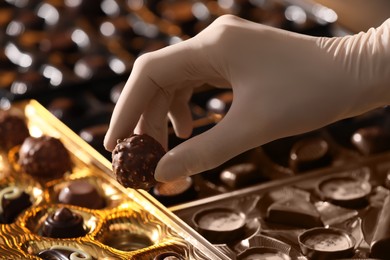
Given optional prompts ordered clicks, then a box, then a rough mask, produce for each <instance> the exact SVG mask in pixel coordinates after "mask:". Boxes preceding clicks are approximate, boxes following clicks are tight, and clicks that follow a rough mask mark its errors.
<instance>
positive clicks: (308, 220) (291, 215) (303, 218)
mask: <svg viewBox="0 0 390 260" xmlns="http://www.w3.org/2000/svg"><path fill="white" fill-rule="evenodd" d="M267 221H270V222H273V223H278V224H285V225H291V226H297V227H305V228H311V227H318V226H323V224H322V221H321V218H320V214H319V212H318V211H317V209H316V208H315V206H314V205H313V204H311V203H310V202H309V201H306V200H303V199H297V198H295V197H292V198H286V199H284V200H281V201H276V202H274V203H273V204H271V205H270V206H269V207H268V209H267Z"/></svg>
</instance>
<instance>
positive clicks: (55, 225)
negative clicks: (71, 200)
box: [42, 207, 87, 238]
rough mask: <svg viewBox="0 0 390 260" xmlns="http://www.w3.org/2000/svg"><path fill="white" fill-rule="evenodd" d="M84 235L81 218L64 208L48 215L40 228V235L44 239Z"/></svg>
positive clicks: (85, 231)
mask: <svg viewBox="0 0 390 260" xmlns="http://www.w3.org/2000/svg"><path fill="white" fill-rule="evenodd" d="M86 233H87V229H86V227H85V226H84V219H83V217H82V216H81V215H80V214H77V213H75V212H72V211H71V210H70V209H68V208H65V207H63V208H59V209H57V210H56V211H54V212H53V213H52V214H50V215H49V216H48V217H47V218H46V220H45V222H44V224H43V226H42V235H43V236H45V237H52V238H74V237H81V236H84V235H85V234H86Z"/></svg>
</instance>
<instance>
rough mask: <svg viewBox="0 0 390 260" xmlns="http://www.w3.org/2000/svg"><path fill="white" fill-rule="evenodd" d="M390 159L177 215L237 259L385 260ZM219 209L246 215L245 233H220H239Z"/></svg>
mask: <svg viewBox="0 0 390 260" xmlns="http://www.w3.org/2000/svg"><path fill="white" fill-rule="evenodd" d="M388 160H389V154H388V153H387V154H383V155H382V156H379V157H366V158H363V159H361V160H360V161H359V162H358V163H351V164H346V165H340V166H333V167H330V168H324V169H322V170H318V171H316V172H312V173H310V174H305V175H297V176H294V177H291V178H288V179H281V180H274V181H272V182H268V183H264V184H259V185H256V186H252V187H250V188H248V189H241V190H235V191H232V192H227V193H225V194H221V195H219V196H214V197H209V198H205V199H203V200H202V201H201V203H200V202H197V203H191V202H189V203H186V204H181V205H177V206H175V207H172V208H171V210H172V211H173V212H174V213H175V214H176V215H178V216H179V217H180V218H181V219H183V220H184V221H185V222H186V223H188V224H189V225H190V226H192V227H193V228H195V229H197V230H199V232H201V234H202V232H203V234H204V236H205V237H206V238H207V239H208V240H209V241H210V242H212V243H213V244H215V246H216V247H218V248H220V249H221V250H223V251H224V252H229V254H230V255H231V256H232V258H234V257H236V258H237V259H253V258H250V257H253V256H255V255H256V257H260V256H261V257H263V256H264V257H265V256H266V255H267V256H271V255H272V256H273V257H279V258H275V259H308V260H311V259H386V257H387V254H388V250H386V248H388V246H389V239H388V236H387V235H386V232H387V231H386V230H387V228H386V227H385V226H386V225H387V224H388V221H387V219H388V210H386V209H387V206H388V201H389V194H390V191H389V190H388V189H387V188H385V186H384V185H385V183H386V178H387V175H388V172H389V170H390V169H389V166H388V163H387V162H388ZM386 165H387V166H386ZM220 209H223V210H225V211H227V210H230V211H232V212H235V214H237V216H241V215H242V216H243V217H242V219H245V225H244V231H240V232H238V233H237V234H236V235H230V236H222V234H223V232H225V231H224V230H223V229H222V228H221V229H219V228H220V227H225V228H227V227H234V226H235V225H234V223H235V219H236V218H231V219H230V218H227V217H226V214H225V215H223V214H222V213H218V214H217V213H216V212H213V211H217V210H220ZM212 210H213V211H212ZM209 211H211V212H213V215H212V216H210V217H209V222H211V223H214V224H213V225H211V224H209V225H208V226H207V227H209V228H210V227H213V229H214V230H213V232H216V233H217V234H213V233H211V234H210V233H208V232H204V230H202V229H200V228H199V225H200V221H199V219H200V217H199V215H200V216H203V214H204V213H203V212H209ZM233 219H234V220H233ZM218 232H219V234H220V235H221V236H218ZM222 237H224V238H222ZM216 238H220V239H218V240H216ZM245 257H249V258H245ZM254 259H257V258H254Z"/></svg>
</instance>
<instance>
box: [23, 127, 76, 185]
mask: <svg viewBox="0 0 390 260" xmlns="http://www.w3.org/2000/svg"><path fill="white" fill-rule="evenodd" d="M18 163H19V165H20V166H21V168H22V169H23V170H24V171H25V172H26V173H28V174H30V175H32V176H35V177H39V178H45V179H46V178H47V179H56V178H60V177H62V176H63V175H64V173H65V172H67V171H70V170H71V169H72V161H71V158H70V155H69V153H68V150H67V149H66V148H65V146H64V145H63V144H62V142H61V141H60V140H59V139H57V138H55V137H51V136H45V135H44V136H41V137H36V138H35V137H28V138H26V139H25V140H24V142H23V144H22V145H21V147H20V150H19V160H18Z"/></svg>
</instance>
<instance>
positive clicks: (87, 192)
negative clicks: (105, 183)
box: [58, 180, 106, 209]
mask: <svg viewBox="0 0 390 260" xmlns="http://www.w3.org/2000/svg"><path fill="white" fill-rule="evenodd" d="M58 202H60V203H65V204H71V205H75V206H80V207H84V208H89V209H101V208H104V206H105V205H106V201H105V199H104V197H102V196H101V195H100V194H99V192H98V191H97V189H96V187H95V186H94V185H93V184H91V183H90V182H88V181H86V180H74V181H71V182H70V183H69V184H68V185H67V186H66V187H64V188H63V189H62V190H61V191H60V193H59V194H58Z"/></svg>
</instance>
